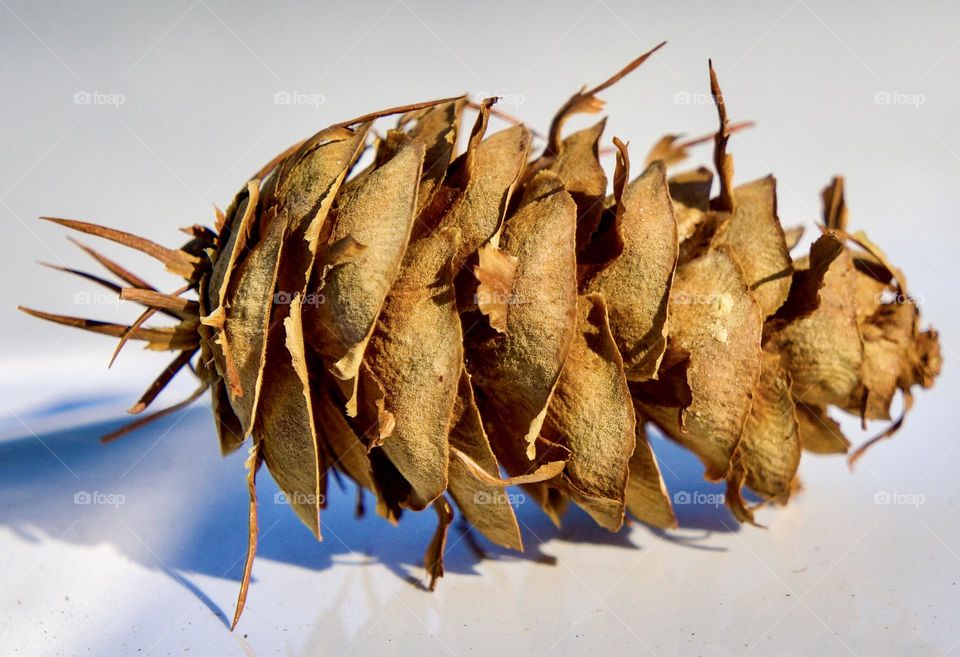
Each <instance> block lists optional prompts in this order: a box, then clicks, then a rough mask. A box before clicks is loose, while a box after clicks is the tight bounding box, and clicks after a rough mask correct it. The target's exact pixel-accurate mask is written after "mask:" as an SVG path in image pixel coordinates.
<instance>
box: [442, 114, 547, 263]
mask: <svg viewBox="0 0 960 657" xmlns="http://www.w3.org/2000/svg"><path fill="white" fill-rule="evenodd" d="M529 147H530V131H529V130H527V129H526V128H525V127H523V126H520V125H518V126H513V127H512V128H507V129H506V130H501V131H500V132H498V133H496V134H494V135H491V136H490V137H487V138H486V139H484V140H483V141H481V142H480V144H479V145H478V146H477V148H476V151H475V152H474V153H472V155H473V165H472V171H471V174H470V178H469V180H468V181H467V186H466V189H464V190H463V192H462V193H461V195H460V197H459V198H458V199H457V200H456V202H455V203H454V205H453V207H452V208H450V211H449V212H448V213H447V214H446V215H444V217H443V218H442V219H441V221H440V226H441V227H442V228H443V227H451V228H457V229H459V230H460V240H461V242H460V245H459V247H458V249H457V258H456V260H455V262H454V265H455V268H456V269H459V267H460V265H461V264H462V263H463V262H464V260H465V259H466V258H467V257H468V256H469V255H470V254H472V253H473V252H474V251H476V250H477V249H479V248H480V246H481V245H483V244H484V243H486V242H487V241H489V240H490V238H491V237H493V235H494V233H496V232H497V230H498V229H499V228H500V224H501V223H502V221H503V216H504V213H505V212H506V210H507V203H508V202H509V200H510V195H511V194H512V193H513V189H514V187H515V186H516V183H517V178H518V177H519V176H520V171H521V170H522V169H523V166H524V164H525V163H526V158H527V150H528V149H529Z"/></svg>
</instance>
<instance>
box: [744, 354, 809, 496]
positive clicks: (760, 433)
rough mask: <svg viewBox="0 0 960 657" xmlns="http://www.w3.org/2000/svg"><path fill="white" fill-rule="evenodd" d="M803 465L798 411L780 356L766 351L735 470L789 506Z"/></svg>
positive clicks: (752, 485)
mask: <svg viewBox="0 0 960 657" xmlns="http://www.w3.org/2000/svg"><path fill="white" fill-rule="evenodd" d="M799 464H800V435H799V430H798V424H797V412H796V407H795V405H794V403H793V398H792V396H791V394H790V381H789V378H788V376H787V373H786V371H785V370H784V369H783V367H781V365H780V356H779V355H778V354H774V353H770V352H764V354H763V369H762V370H761V373H760V380H759V381H758V382H757V387H756V390H755V391H754V396H753V404H752V406H751V407H750V415H748V416H747V422H746V424H745V425H744V427H743V435H742V436H741V438H740V443H739V444H738V445H737V451H736V453H735V454H734V457H733V463H732V464H731V465H732V469H733V470H740V471H742V472H743V475H744V478H743V482H744V483H746V485H747V486H748V487H749V488H750V490H752V491H754V492H755V493H757V494H759V495H761V496H762V497H764V498H768V499H772V500H775V501H777V502H780V503H786V501H787V500H788V499H789V497H790V493H791V485H792V483H793V479H794V477H795V476H796V474H797V466H798V465H799Z"/></svg>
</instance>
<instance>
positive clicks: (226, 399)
mask: <svg viewBox="0 0 960 657" xmlns="http://www.w3.org/2000/svg"><path fill="white" fill-rule="evenodd" d="M210 404H211V409H212V411H213V418H214V420H215V422H216V425H217V437H218V438H219V439H220V453H221V454H222V455H224V456H226V455H227V454H230V453H231V452H233V451H234V450H236V449H238V448H239V447H240V446H241V445H243V443H244V442H245V441H246V439H247V435H246V434H245V433H244V432H243V425H241V424H240V419H239V418H238V417H237V415H236V413H234V412H233V407H232V406H231V404H230V394H229V393H228V392H227V386H226V384H225V383H224V382H223V379H218V381H217V382H216V383H215V384H213V388H212V393H211V403H210Z"/></svg>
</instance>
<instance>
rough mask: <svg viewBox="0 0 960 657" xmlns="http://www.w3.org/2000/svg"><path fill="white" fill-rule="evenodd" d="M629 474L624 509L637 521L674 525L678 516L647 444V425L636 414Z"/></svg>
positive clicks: (656, 524) (648, 443) (655, 525)
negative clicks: (625, 507)
mask: <svg viewBox="0 0 960 657" xmlns="http://www.w3.org/2000/svg"><path fill="white" fill-rule="evenodd" d="M628 468H629V473H630V474H629V477H628V478H627V488H626V491H625V498H626V503H627V511H629V512H630V515H632V516H633V517H634V518H636V519H637V520H639V521H640V522H643V523H646V524H648V525H652V526H654V527H660V528H661V529H672V528H673V527H676V526H677V518H676V516H675V515H674V514H673V507H672V506H671V504H670V495H669V493H667V486H666V484H664V483H663V477H662V476H661V475H660V466H658V465H657V458H656V456H655V455H654V453H653V450H652V449H651V448H650V441H649V439H648V437H647V431H646V427H645V426H644V423H643V421H642V419H640V418H638V421H637V430H636V443H635V445H634V450H633V454H632V455H631V456H630V462H629V465H628Z"/></svg>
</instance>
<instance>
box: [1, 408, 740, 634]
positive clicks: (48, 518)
mask: <svg viewBox="0 0 960 657" xmlns="http://www.w3.org/2000/svg"><path fill="white" fill-rule="evenodd" d="M113 402H115V398H114V397H110V398H108V399H93V398H89V399H75V398H74V399H63V400H60V401H57V402H54V403H50V404H49V405H47V406H45V407H43V408H41V409H38V410H36V411H33V412H31V413H29V414H28V415H26V416H25V417H26V419H28V420H29V421H30V423H31V426H33V425H35V424H39V425H42V424H43V420H44V417H45V416H48V417H47V419H49V420H50V421H51V422H53V423H56V420H57V416H60V415H61V414H62V417H61V419H69V420H70V421H77V418H78V417H82V416H83V414H84V413H85V412H86V410H87V409H95V408H103V406H104V405H107V406H113V405H114V404H113ZM77 413H79V414H80V415H79V416H78V415H77ZM91 415H95V414H94V413H91ZM125 421H127V419H126V418H122V419H121V418H115V419H111V420H109V421H99V422H88V423H86V424H83V425H82V426H75V427H70V428H62V429H57V430H51V431H46V432H44V433H42V434H36V435H34V434H27V435H24V436H21V437H11V438H8V439H6V440H4V441H3V442H0V525H2V526H6V527H8V528H10V529H11V530H13V531H14V532H16V533H17V534H18V535H19V536H20V537H21V538H23V539H25V540H27V541H31V542H36V543H38V544H39V543H41V542H43V541H44V540H57V541H69V542H72V543H75V544H79V545H85V546H93V545H104V544H106V545H109V546H111V547H112V549H113V550H115V552H116V553H117V555H118V556H120V557H122V558H126V559H129V560H131V561H133V562H135V563H137V564H140V565H142V566H144V567H146V568H149V569H158V570H160V571H162V572H164V573H165V574H166V575H167V576H169V577H170V578H171V579H172V580H174V581H175V582H176V583H178V584H179V585H180V586H182V587H184V588H185V589H187V590H189V591H190V592H191V593H192V594H193V595H194V596H196V598H197V599H198V600H200V601H201V602H202V603H203V604H204V605H205V606H206V607H207V608H208V609H209V610H210V611H211V612H212V613H213V614H214V615H215V616H217V617H218V618H219V619H220V620H221V622H223V623H224V625H227V624H228V622H229V621H228V618H227V615H228V613H229V614H230V615H232V609H227V610H224V609H223V608H222V607H221V606H220V605H218V604H217V603H216V602H215V601H214V600H212V599H211V598H210V597H208V595H207V594H206V593H205V592H204V590H203V589H202V588H201V587H200V586H198V585H196V584H195V583H194V582H193V581H192V580H191V576H192V575H204V576H210V577H216V578H221V579H229V580H233V581H237V582H239V580H240V577H241V574H242V566H243V558H244V555H245V552H246V541H247V495H246V487H245V481H244V471H243V468H244V464H243V460H244V457H245V450H240V451H239V452H238V453H235V454H232V455H230V456H228V457H226V458H222V459H221V458H220V456H219V453H218V448H217V444H216V438H215V436H214V433H213V428H212V427H213V425H212V422H211V419H210V416H209V409H208V408H205V407H202V406H201V407H193V408H191V409H189V410H187V411H185V412H183V413H181V414H180V415H178V416H172V417H170V418H165V419H164V420H162V421H159V422H157V423H156V424H154V425H151V426H150V427H148V428H145V429H142V430H140V431H139V432H136V433H134V434H130V435H128V436H126V437H125V438H123V439H121V440H119V441H117V442H115V443H111V444H108V445H103V444H100V442H99V436H101V435H102V434H104V433H106V432H108V431H110V430H112V429H114V428H115V427H117V426H119V425H120V424H122V423H123V422H125ZM7 435H11V434H10V432H7ZM653 440H654V447H655V449H656V450H657V453H658V455H659V456H660V458H661V467H662V469H663V474H664V478H665V480H666V483H667V486H668V489H669V490H671V491H686V492H687V493H688V494H691V495H692V494H695V493H698V492H699V493H711V492H714V493H716V492H720V491H722V489H721V488H720V487H718V486H717V485H714V484H710V483H708V482H705V481H704V480H703V476H702V467H701V466H700V464H699V462H698V461H697V460H696V459H695V458H693V457H692V456H691V455H690V454H688V453H686V452H684V451H683V450H682V449H681V448H679V447H677V446H675V445H673V444H671V443H669V442H668V441H666V440H664V439H662V438H659V437H654V439H653ZM518 492H519V495H517V496H515V499H516V500H518V504H517V505H516V506H517V516H518V519H519V521H520V523H521V527H522V533H523V538H524V544H525V552H524V553H522V554H516V553H513V552H509V551H506V550H502V549H500V548H498V547H496V546H493V545H492V544H489V543H487V542H486V541H484V540H483V539H482V538H481V537H480V536H479V535H477V534H476V533H475V532H470V531H469V529H468V527H467V526H466V525H465V524H464V523H463V522H462V521H461V522H458V523H457V524H455V525H454V528H453V529H452V533H451V537H450V540H449V542H448V546H449V551H448V554H447V555H446V561H445V567H446V570H447V572H450V573H458V574H476V573H477V565H478V564H479V562H480V560H481V559H485V558H489V559H517V558H520V559H525V560H531V561H537V562H539V563H547V564H551V563H555V562H556V559H555V557H553V556H551V555H550V554H549V553H547V552H545V551H544V549H543V547H544V544H546V543H548V542H550V541H554V540H560V541H565V542H570V543H588V544H598V545H607V546H616V547H621V548H624V549H627V550H639V549H640V548H638V547H637V546H636V545H635V544H634V543H633V542H632V541H631V539H630V536H629V534H630V532H628V531H626V530H623V531H620V532H618V533H610V532H608V531H606V530H604V529H602V528H600V527H598V526H597V525H596V524H595V523H594V522H593V521H592V520H591V519H590V518H589V516H587V515H586V514H585V513H583V512H582V511H580V510H579V509H577V508H575V507H574V506H573V505H571V509H570V511H569V512H568V513H567V515H566V516H565V518H564V524H563V526H562V527H560V528H557V527H554V526H553V525H552V524H551V523H550V521H549V520H548V519H547V518H546V516H545V515H544V514H543V513H542V512H541V511H540V510H539V509H537V508H536V507H535V505H534V504H531V503H527V501H528V498H525V497H524V496H523V495H522V491H518ZM278 493H279V490H278V488H277V486H276V484H275V483H274V481H273V480H272V479H271V478H270V477H269V476H268V475H266V470H265V469H264V471H263V474H262V475H261V477H260V478H259V480H258V494H259V500H260V507H259V508H260V542H259V547H258V552H257V558H258V560H261V559H266V560H273V561H277V562H282V563H286V564H291V565H295V566H299V567H303V568H308V569H314V570H322V569H327V568H330V567H332V566H333V565H334V564H335V563H336V564H337V565H339V566H341V567H343V566H345V565H346V566H348V567H360V568H363V567H364V566H365V565H367V564H369V563H371V562H376V563H380V564H383V565H384V566H385V567H387V568H388V569H389V570H390V571H392V572H394V573H395V574H396V575H397V576H398V577H401V578H403V579H406V580H408V581H409V582H410V583H411V584H412V585H414V586H419V587H423V571H422V568H421V564H422V556H423V550H424V548H425V546H426V544H427V542H428V541H429V540H430V535H431V533H432V531H433V527H434V524H433V523H434V520H433V514H415V513H409V512H408V513H406V514H404V517H403V518H402V521H401V524H400V526H399V527H391V526H390V525H389V524H388V523H386V522H385V521H383V520H382V519H381V518H379V517H377V516H376V515H375V513H373V510H372V507H373V500H372V497H371V496H369V495H367V496H366V498H365V502H366V504H365V506H366V508H367V513H366V515H365V516H364V517H362V518H359V519H357V518H355V517H354V509H355V490H354V488H353V486H352V484H349V483H348V482H345V481H344V482H338V478H336V477H331V478H330V480H329V483H328V502H329V503H328V506H327V508H326V509H325V510H324V511H323V513H322V514H321V519H322V526H323V533H324V540H323V542H322V543H319V544H318V543H317V542H316V541H315V540H314V539H313V537H312V536H311V535H310V533H309V532H308V531H307V530H306V529H305V528H304V527H303V526H302V525H301V524H300V522H299V520H298V519H297V518H296V516H295V515H294V514H293V513H292V512H291V511H290V510H289V509H288V508H286V504H285V503H283V502H282V501H281V496H279V495H278ZM676 510H677V516H678V519H679V521H680V525H681V526H682V527H684V528H685V529H688V530H701V532H702V533H697V532H694V533H693V534H691V533H690V532H686V533H685V536H683V537H679V536H671V534H670V533H665V532H661V531H659V530H652V529H651V530H650V531H651V532H652V533H653V534H656V535H659V536H662V537H664V538H665V539H666V540H669V541H671V542H675V543H680V544H683V545H687V546H689V547H691V548H695V549H706V550H722V549H723V548H718V547H715V546H711V545H710V536H711V534H712V533H713V532H717V531H719V532H729V531H737V530H738V525H737V523H736V522H735V521H734V520H733V519H732V517H731V516H730V514H729V512H728V511H727V510H726V508H725V507H722V506H720V507H713V506H709V505H701V504H690V505H682V504H681V505H676ZM255 574H256V571H255ZM254 579H256V578H254Z"/></svg>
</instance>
